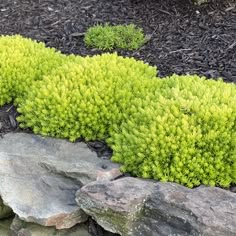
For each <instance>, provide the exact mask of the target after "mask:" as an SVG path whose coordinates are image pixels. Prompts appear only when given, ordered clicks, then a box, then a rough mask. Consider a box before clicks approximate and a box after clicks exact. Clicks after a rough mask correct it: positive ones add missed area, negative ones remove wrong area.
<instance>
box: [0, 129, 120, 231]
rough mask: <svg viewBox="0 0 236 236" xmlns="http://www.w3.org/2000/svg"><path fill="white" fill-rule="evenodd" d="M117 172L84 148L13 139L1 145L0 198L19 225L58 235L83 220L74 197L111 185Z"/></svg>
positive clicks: (7, 137)
mask: <svg viewBox="0 0 236 236" xmlns="http://www.w3.org/2000/svg"><path fill="white" fill-rule="evenodd" d="M120 174H121V173H120V172H119V166H118V165H116V164H113V163H111V162H110V161H109V160H103V159H99V158H97V156H96V154H95V153H94V152H92V151H90V149H88V147H87V145H86V144H84V143H70V142H68V141H65V140H60V139H53V138H43V137H40V136H36V135H31V134H25V133H12V134H7V135H5V136H4V138H3V139H1V140H0V175H1V181H0V195H1V197H2V199H3V201H4V204H5V205H7V206H9V207H10V208H11V209H12V210H13V211H14V213H16V214H17V215H18V216H19V217H20V218H21V219H22V220H24V221H26V222H35V223H37V224H41V225H44V226H55V227H56V228H57V229H63V228H71V227H73V226H74V225H75V224H77V223H79V222H84V221H85V220H86V219H87V216H86V214H85V213H84V212H83V211H82V210H81V209H80V207H79V206H78V205H77V204H76V202H75V193H76V191H77V190H78V189H80V188H81V187H82V186H83V185H85V184H88V183H90V182H92V181H95V180H102V179H103V180H105V179H106V180H111V179H113V178H115V177H117V176H119V175H120Z"/></svg>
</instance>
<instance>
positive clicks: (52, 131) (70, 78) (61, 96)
mask: <svg viewBox="0 0 236 236" xmlns="http://www.w3.org/2000/svg"><path fill="white" fill-rule="evenodd" d="M155 76H156V68H154V67H151V66H148V65H147V64H144V63H143V62H141V61H135V60H134V59H132V58H123V57H120V56H117V55H116V54H103V55H102V56H95V57H87V58H84V59H83V60H82V61H81V62H80V63H69V64H66V65H65V66H63V67H61V68H59V69H57V70H56V71H54V73H52V74H51V75H50V76H47V77H45V78H44V80H42V81H39V82H37V83H35V84H34V86H33V87H32V89H31V91H30V92H29V94H28V97H27V100H26V101H25V102H24V103H23V104H22V105H21V106H20V107H19V109H18V111H19V112H20V113H21V114H22V115H21V116H20V117H19V118H18V121H21V122H22V123H21V126H22V127H30V128H32V129H33V131H34V132H35V133H40V134H43V135H49V136H56V137H63V138H69V139H70V140H71V141H74V140H75V139H77V138H79V137H81V136H83V137H84V138H86V139H87V140H95V139H105V138H106V137H107V136H109V133H110V130H111V128H112V126H113V125H114V124H120V123H121V121H122V119H123V115H125V114H126V113H125V110H126V108H127V106H129V100H131V99H132V98H133V96H134V95H133V94H134V93H133V90H138V89H139V88H136V87H135V86H134V85H135V83H139V84H140V89H141V90H142V82H143V80H147V79H149V78H155ZM137 92H138V91H137Z"/></svg>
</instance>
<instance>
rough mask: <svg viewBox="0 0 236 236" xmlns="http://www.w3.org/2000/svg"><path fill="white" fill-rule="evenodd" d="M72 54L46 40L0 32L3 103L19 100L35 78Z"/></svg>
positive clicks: (47, 72)
mask: <svg viewBox="0 0 236 236" xmlns="http://www.w3.org/2000/svg"><path fill="white" fill-rule="evenodd" d="M69 58H73V56H69V57H66V56H65V55H63V54H61V53H60V52H56V51H55V49H53V48H46V47H45V45H44V44H43V43H37V42H36V41H33V40H30V39H26V38H23V37H21V36H19V35H16V36H0V91H1V92H0V105H4V104H6V103H9V102H11V101H13V100H15V99H16V100H15V103H19V102H20V100H21V99H22V97H23V96H24V94H25V93H27V92H28V90H30V87H31V84H32V82H33V81H35V80H40V79H42V77H43V75H46V74H49V73H50V71H51V70H52V69H54V68H56V67H58V66H60V65H61V64H62V63H65V61H67V60H68V59H69Z"/></svg>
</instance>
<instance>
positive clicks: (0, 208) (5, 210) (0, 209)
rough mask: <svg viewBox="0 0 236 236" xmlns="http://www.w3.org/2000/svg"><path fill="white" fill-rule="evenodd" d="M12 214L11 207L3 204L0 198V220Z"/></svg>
mask: <svg viewBox="0 0 236 236" xmlns="http://www.w3.org/2000/svg"><path fill="white" fill-rule="evenodd" d="M12 214H13V212H12V210H11V208H9V207H8V206H5V205H4V203H3V201H2V199H1V198H0V220H1V219H5V218H7V217H9V216H11V215H12Z"/></svg>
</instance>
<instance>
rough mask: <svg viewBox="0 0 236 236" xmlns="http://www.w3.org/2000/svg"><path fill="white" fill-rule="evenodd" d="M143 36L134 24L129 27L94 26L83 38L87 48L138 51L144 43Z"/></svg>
mask: <svg viewBox="0 0 236 236" xmlns="http://www.w3.org/2000/svg"><path fill="white" fill-rule="evenodd" d="M145 41H146V40H145V35H144V33H143V31H142V29H140V28H138V27H137V26H135V25H134V24H130V25H114V26H112V25H109V24H105V25H96V26H93V27H90V28H89V29H88V30H87V32H86V34H85V38H84V42H85V44H86V45H87V46H89V47H94V48H98V49H101V50H112V49H117V48H121V49H127V50H134V49H138V48H139V47H141V46H142V45H143V44H144V43H145Z"/></svg>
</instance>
